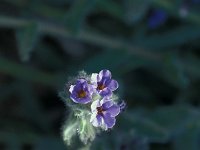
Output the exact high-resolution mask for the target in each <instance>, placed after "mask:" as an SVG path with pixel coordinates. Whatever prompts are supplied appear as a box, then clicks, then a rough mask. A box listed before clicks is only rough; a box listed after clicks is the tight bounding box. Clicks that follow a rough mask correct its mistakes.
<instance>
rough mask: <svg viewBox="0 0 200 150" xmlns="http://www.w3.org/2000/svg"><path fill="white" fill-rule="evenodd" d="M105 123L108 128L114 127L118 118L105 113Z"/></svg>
mask: <svg viewBox="0 0 200 150" xmlns="http://www.w3.org/2000/svg"><path fill="white" fill-rule="evenodd" d="M103 119H104V123H105V126H106V127H107V128H112V127H113V126H114V125H115V122H116V119H115V118H114V117H111V115H110V114H109V113H105V114H104V115H103Z"/></svg>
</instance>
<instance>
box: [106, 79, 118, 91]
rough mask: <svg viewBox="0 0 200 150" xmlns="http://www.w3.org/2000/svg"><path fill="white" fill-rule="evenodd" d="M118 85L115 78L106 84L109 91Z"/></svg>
mask: <svg viewBox="0 0 200 150" xmlns="http://www.w3.org/2000/svg"><path fill="white" fill-rule="evenodd" d="M118 87H119V84H118V82H117V81H116V80H111V81H110V83H109V84H108V88H109V89H110V90H111V91H114V90H116V89H117V88H118Z"/></svg>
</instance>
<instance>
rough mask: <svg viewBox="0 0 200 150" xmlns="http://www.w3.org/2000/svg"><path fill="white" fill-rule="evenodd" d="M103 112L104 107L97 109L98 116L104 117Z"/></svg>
mask: <svg viewBox="0 0 200 150" xmlns="http://www.w3.org/2000/svg"><path fill="white" fill-rule="evenodd" d="M103 112H104V110H103V107H102V106H101V107H97V114H98V115H102V114H103Z"/></svg>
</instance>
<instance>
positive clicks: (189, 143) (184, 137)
mask: <svg viewBox="0 0 200 150" xmlns="http://www.w3.org/2000/svg"><path fill="white" fill-rule="evenodd" d="M190 124H191V123H190ZM199 140H200V126H197V125H196V124H191V125H190V126H188V127H187V129H186V130H184V131H183V132H182V133H181V134H180V135H179V136H178V137H176V139H175V140H174V142H173V143H174V145H173V146H174V149H176V150H199V149H200V143H199Z"/></svg>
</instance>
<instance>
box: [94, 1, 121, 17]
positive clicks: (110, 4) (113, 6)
mask: <svg viewBox="0 0 200 150" xmlns="http://www.w3.org/2000/svg"><path fill="white" fill-rule="evenodd" d="M97 2H98V3H97V8H98V9H99V10H100V11H103V12H106V13H108V14H109V15H111V16H112V17H115V18H118V19H120V20H122V19H123V15H124V10H123V7H122V6H121V5H119V4H118V3H117V2H115V1H113V0H97ZM98 9H97V10H98Z"/></svg>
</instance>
